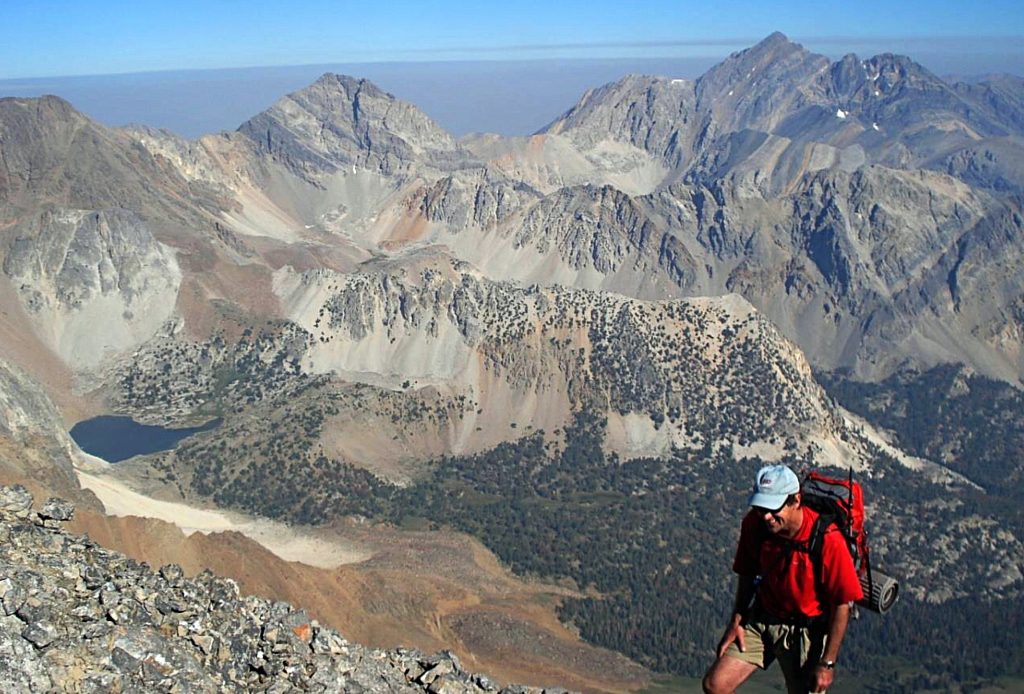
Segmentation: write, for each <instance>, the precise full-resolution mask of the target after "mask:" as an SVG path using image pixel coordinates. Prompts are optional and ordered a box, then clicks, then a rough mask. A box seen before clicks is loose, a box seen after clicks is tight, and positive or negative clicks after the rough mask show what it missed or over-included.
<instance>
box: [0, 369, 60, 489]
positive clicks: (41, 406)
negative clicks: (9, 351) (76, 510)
mask: <svg viewBox="0 0 1024 694" xmlns="http://www.w3.org/2000/svg"><path fill="white" fill-rule="evenodd" d="M73 448H74V444H72V442H71V440H70V438H69V437H68V435H67V433H66V431H65V429H64V422H63V421H62V419H61V417H60V414H59V413H58V412H57V408H55V407H54V406H53V403H52V402H51V401H50V399H49V398H48V397H47V396H46V394H45V393H44V392H43V389H42V387H41V386H40V385H39V384H38V383H36V382H34V381H33V380H32V379H31V378H30V377H29V376H28V374H26V373H25V372H23V371H22V370H21V369H19V368H18V367H16V366H13V365H11V364H8V363H6V362H4V361H3V360H0V479H2V480H5V481H7V482H8V483H9V482H11V481H25V482H30V481H31V482H34V483H37V484H40V485H43V486H45V487H47V488H49V489H53V490H59V491H60V493H62V494H63V493H66V492H72V491H73V490H77V489H78V483H77V480H76V478H75V471H74V468H73V467H72V460H71V451H72V449H73Z"/></svg>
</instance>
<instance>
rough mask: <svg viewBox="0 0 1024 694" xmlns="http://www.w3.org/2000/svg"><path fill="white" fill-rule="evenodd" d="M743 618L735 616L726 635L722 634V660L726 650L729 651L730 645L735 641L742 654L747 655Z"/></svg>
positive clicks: (720, 643)
mask: <svg viewBox="0 0 1024 694" xmlns="http://www.w3.org/2000/svg"><path fill="white" fill-rule="evenodd" d="M742 621H743V617H741V616H740V615H738V614H737V615H733V618H732V621H731V622H730V623H729V626H728V627H726V629H725V633H724V634H722V640H721V641H719V642H718V657H719V658H721V657H722V656H723V655H725V652H726V650H728V649H729V646H730V644H732V642H733V641H735V642H736V646H737V648H739V649H740V653H745V652H746V650H747V640H746V636H745V635H744V630H743V624H742Z"/></svg>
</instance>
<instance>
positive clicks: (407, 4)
mask: <svg viewBox="0 0 1024 694" xmlns="http://www.w3.org/2000/svg"><path fill="white" fill-rule="evenodd" d="M4 5H5V7H4V9H3V12H2V22H0V79H11V78H24V77H51V76H68V75H97V74H109V73H124V72H145V71H153V70H183V69H209V68H231V67H253V66H272V65H274V66H276V65H302V64H314V63H355V62H381V61H400V62H417V61H437V60H469V61H475V60H516V59H520V60H522V59H538V58H623V57H631V58H635V57H643V58H651V57H692V56H701V55H709V54H717V55H725V54H728V53H729V52H731V51H734V50H738V49H740V48H743V47H746V46H748V45H750V44H752V43H756V42H757V41H758V40H760V39H761V38H764V37H765V36H767V35H768V34H770V33H772V32H773V31H776V30H777V31H782V32H783V33H785V34H786V35H787V36H789V37H790V38H791V39H793V40H796V41H800V42H801V43H804V44H805V45H806V46H807V47H809V48H812V50H817V49H818V47H820V46H822V45H824V44H830V45H833V46H838V47H849V48H850V49H852V52H857V53H870V52H872V51H870V50H869V51H862V50H857V47H858V46H864V47H867V46H870V45H876V44H881V45H892V46H908V45H909V46H915V45H916V46H917V47H918V48H935V47H936V44H937V43H938V44H942V43H949V44H956V46H958V47H960V48H964V47H966V48H967V49H968V50H973V51H975V52H979V53H987V54H993V55H996V56H998V54H999V53H1000V52H1004V51H1009V50H1016V51H1017V52H1018V53H1019V52H1020V51H1021V50H1022V48H1021V43H1022V41H1021V37H1022V36H1024V9H1022V8H1024V2H1020V0H1016V1H1008V0H972V1H970V2H965V1H963V0H928V1H924V0H894V1H889V2H876V1H874V0H847V1H844V2H832V1H830V0H817V1H816V2H803V1H792V2H778V1H774V2H773V1H771V0H757V1H754V0H717V1H715V2H709V1H708V0H700V1H699V2H690V1H688V0H649V1H646V2H645V1H644V0H635V1H632V2H630V1H626V0H587V1H586V2H582V1H579V0H555V1H553V0H514V1H508V0H506V1H504V2H487V1H484V0H477V1H467V0H444V1H442V2H429V1H428V0H416V1H407V0H385V1H381V0H376V1H374V2H345V1H335V2H329V1H327V0H292V1H291V2H254V1H253V0H246V1H244V2H242V1H239V0H176V1H175V2H169V1H165V2H147V1H146V0H134V1H131V2H123V1H120V0H116V1H115V0H108V1H96V0H93V1H89V0H69V1H64V2H45V1H39V0H19V1H14V0H8V1H7V2H5V3H4ZM827 52H833V51H827ZM842 52H846V50H843V51H842Z"/></svg>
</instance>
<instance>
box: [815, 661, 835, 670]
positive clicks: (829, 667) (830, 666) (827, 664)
mask: <svg viewBox="0 0 1024 694" xmlns="http://www.w3.org/2000/svg"><path fill="white" fill-rule="evenodd" d="M818 667H823V668H825V669H826V670H835V669H836V661H834V660H819V661H818Z"/></svg>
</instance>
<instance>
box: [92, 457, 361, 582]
mask: <svg viewBox="0 0 1024 694" xmlns="http://www.w3.org/2000/svg"><path fill="white" fill-rule="evenodd" d="M77 472H78V481H79V483H80V484H81V485H82V487H84V488H85V489H88V490H90V491H91V492H92V493H93V494H95V495H96V496H97V497H98V498H99V500H100V501H101V502H102V503H103V507H104V509H105V510H106V512H107V513H108V514H109V515H112V516H118V517H123V516H139V517H141V518H155V519H157V520H162V521H165V522H167V523H172V524H174V525H176V526H177V527H178V528H180V529H181V530H182V532H184V533H185V534H186V535H191V534H193V533H197V532H200V533H203V534H209V533H217V532H226V531H234V532H238V533H241V534H242V535H245V536H246V537H248V538H249V539H251V540H254V541H255V542H258V543H259V544H261V545H263V546H264V547H266V548H267V549H268V550H269V551H271V552H273V553H274V554H275V555H277V556H279V557H281V558H282V559H284V560H285V561H295V562H301V563H303V564H308V565H310V566H316V567H318V568H322V569H333V568H335V567H338V566H341V565H342V564H353V563H357V562H360V561H364V560H366V559H369V558H370V556H371V553H370V552H369V551H368V550H367V549H365V548H363V547H361V546H360V545H358V544H357V543H354V542H347V541H343V540H340V539H337V538H328V537H325V536H324V535H323V534H321V533H316V532H314V531H309V532H303V531H301V530H296V529H294V528H290V527H289V526H287V525H285V524H284V523H277V522H274V521H269V520H260V519H254V518H248V517H245V516H242V515H241V514H237V513H227V512H224V511H212V510H206V509H198V508H193V507H191V506H188V505H186V504H181V503H175V502H171V501H160V500H158V499H152V498H150V497H148V496H144V495H142V494H139V493H138V492H136V491H133V490H132V489H129V488H128V486H127V485H125V484H124V483H123V482H121V481H120V480H117V479H115V478H113V477H111V476H109V475H104V474H100V473H98V472H85V471H83V470H78V471H77Z"/></svg>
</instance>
